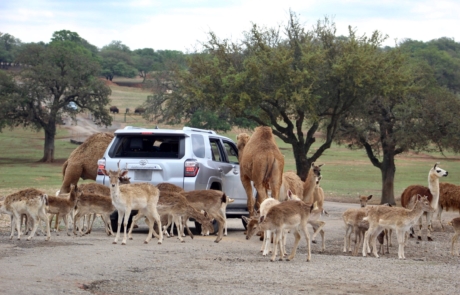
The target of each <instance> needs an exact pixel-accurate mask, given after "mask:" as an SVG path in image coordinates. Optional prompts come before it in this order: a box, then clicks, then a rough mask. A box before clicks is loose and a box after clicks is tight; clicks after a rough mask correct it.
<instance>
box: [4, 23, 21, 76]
mask: <svg viewBox="0 0 460 295" xmlns="http://www.w3.org/2000/svg"><path fill="white" fill-rule="evenodd" d="M20 46H21V40H19V39H17V38H15V37H14V36H12V35H10V34H4V33H1V32H0V62H2V63H12V62H14V60H15V57H16V54H17V51H18V49H19V48H20ZM4 68H7V66H4Z"/></svg>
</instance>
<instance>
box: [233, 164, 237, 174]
mask: <svg viewBox="0 0 460 295" xmlns="http://www.w3.org/2000/svg"><path fill="white" fill-rule="evenodd" d="M232 169H233V174H235V175H236V174H238V170H237V169H236V165H232Z"/></svg>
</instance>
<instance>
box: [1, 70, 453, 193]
mask: <svg viewBox="0 0 460 295" xmlns="http://www.w3.org/2000/svg"><path fill="white" fill-rule="evenodd" d="M114 81H115V82H117V81H122V82H125V83H129V82H131V83H139V82H140V81H141V80H140V79H120V80H118V79H115V80H114ZM111 88H112V95H111V99H112V103H111V105H116V106H117V107H118V108H119V109H120V111H121V113H120V114H115V115H114V121H115V122H118V123H122V124H125V125H132V126H143V127H151V128H153V127H155V126H156V125H157V124H156V122H149V121H147V120H145V119H143V118H142V117H141V116H139V115H137V116H134V115H128V116H126V122H125V114H124V110H125V108H126V107H129V108H130V109H131V111H132V112H133V109H134V108H135V107H136V106H139V105H141V104H142V103H143V102H144V101H145V99H146V98H147V95H149V92H148V91H145V90H142V89H139V88H134V87H122V86H116V85H111ZM159 126H160V127H161V128H167V129H177V128H182V126H165V125H159ZM240 132H247V133H249V134H250V133H251V132H249V131H245V130H236V129H235V130H234V131H232V132H228V133H226V134H225V135H226V136H228V137H229V138H231V139H233V140H235V141H236V136H237V134H239V133H240ZM71 136H72V134H71V133H69V131H68V129H66V128H65V127H64V126H60V127H59V128H58V134H57V136H56V142H55V147H56V149H55V159H56V162H55V163H52V164H44V163H37V161H38V160H39V159H41V157H42V156H43V144H44V139H43V138H44V133H43V131H41V132H38V133H36V132H33V131H30V130H24V129H21V128H16V129H14V130H13V131H10V130H3V132H2V133H0V143H1V145H0V147H1V150H2V154H1V156H0V196H1V195H7V194H10V193H12V192H14V191H16V190H18V189H22V188H26V187H37V188H41V189H43V190H45V191H46V192H47V193H53V194H54V192H55V191H56V190H57V189H59V188H60V186H61V181H62V174H61V173H62V172H61V170H62V164H63V163H64V161H65V160H66V159H67V158H68V156H69V155H70V153H71V152H72V151H73V150H74V149H75V148H76V147H77V146H76V145H74V144H71V143H70V137H71ZM277 144H278V146H279V147H280V149H281V152H282V153H283V155H284V156H285V171H295V161H294V157H293V153H292V147H291V146H290V145H288V144H286V143H284V142H282V141H281V140H280V139H278V138H277ZM320 144H321V139H318V140H317V143H315V144H314V145H313V148H312V150H311V151H310V153H313V152H314V150H315V149H317V148H318V147H319V145H320ZM436 162H441V167H442V168H443V169H446V170H447V171H449V176H448V177H447V178H446V179H443V181H448V182H452V183H458V184H460V181H458V180H457V175H460V165H458V164H459V162H460V156H459V155H455V154H450V153H447V154H446V156H443V155H441V154H439V153H431V154H413V153H410V154H404V155H400V156H398V157H397V158H396V175H395V183H394V185H395V197H396V198H398V197H399V195H400V194H401V192H402V191H403V190H404V188H405V187H407V186H408V185H410V184H422V185H427V182H428V180H427V177H428V171H429V169H430V168H431V167H432V166H433V165H434V164H435V163H436ZM320 163H323V164H325V165H324V166H323V167H322V175H323V180H322V182H321V186H322V187H323V189H324V191H325V194H326V199H334V200H344V201H347V200H354V199H355V198H356V196H357V194H358V193H360V194H363V195H370V194H372V195H374V199H373V200H374V201H375V202H378V201H379V200H380V195H381V186H382V184H381V175H380V170H378V169H377V168H376V167H374V166H372V164H371V162H370V161H369V159H368V158H367V156H366V154H365V152H364V150H349V149H348V148H346V147H344V146H338V145H332V147H331V148H330V149H328V150H326V152H325V153H324V154H323V156H321V157H320V159H319V160H318V161H317V164H320ZM85 182H88V181H85Z"/></svg>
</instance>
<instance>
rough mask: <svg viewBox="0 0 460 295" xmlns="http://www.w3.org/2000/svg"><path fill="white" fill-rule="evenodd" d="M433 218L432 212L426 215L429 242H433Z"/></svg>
mask: <svg viewBox="0 0 460 295" xmlns="http://www.w3.org/2000/svg"><path fill="white" fill-rule="evenodd" d="M432 217H433V213H431V212H427V213H426V224H427V229H426V238H427V240H428V241H433V239H432V238H431V232H432V231H433V227H432V225H431V219H432Z"/></svg>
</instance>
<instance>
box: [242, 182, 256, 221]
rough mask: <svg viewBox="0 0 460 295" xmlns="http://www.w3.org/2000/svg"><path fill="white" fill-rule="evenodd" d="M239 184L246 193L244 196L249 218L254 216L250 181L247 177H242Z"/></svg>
mask: <svg viewBox="0 0 460 295" xmlns="http://www.w3.org/2000/svg"><path fill="white" fill-rule="evenodd" d="M241 183H242V184H243V187H244V190H245V191H246V195H247V197H248V199H247V205H248V211H249V217H253V216H254V203H255V202H254V196H253V195H252V186H251V180H250V179H249V177H247V176H243V177H242V178H241Z"/></svg>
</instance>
